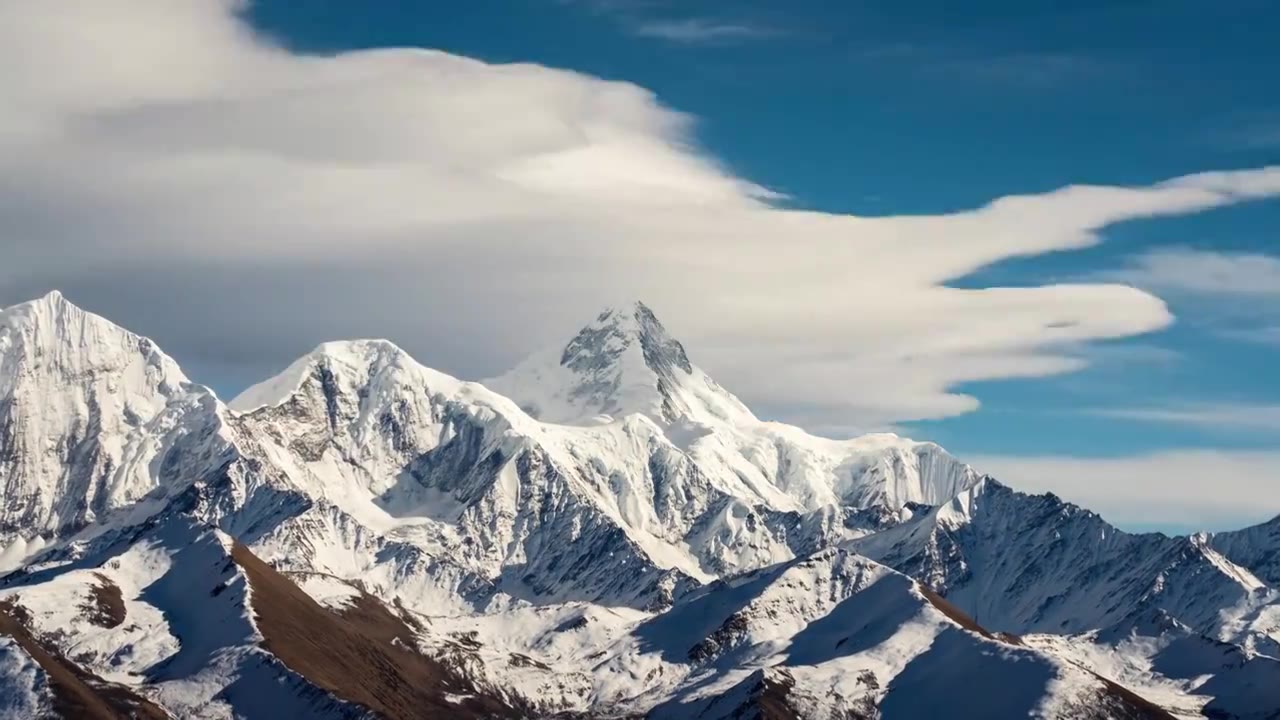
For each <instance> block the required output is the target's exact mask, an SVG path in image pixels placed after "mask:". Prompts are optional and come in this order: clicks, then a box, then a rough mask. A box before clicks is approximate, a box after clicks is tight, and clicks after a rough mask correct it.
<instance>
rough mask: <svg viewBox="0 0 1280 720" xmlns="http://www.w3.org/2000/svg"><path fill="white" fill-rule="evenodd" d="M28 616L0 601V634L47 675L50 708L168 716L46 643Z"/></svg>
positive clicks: (95, 717)
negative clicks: (15, 644) (67, 657)
mask: <svg viewBox="0 0 1280 720" xmlns="http://www.w3.org/2000/svg"><path fill="white" fill-rule="evenodd" d="M29 624H30V618H29V617H28V616H27V613H26V611H25V610H24V609H23V608H22V607H21V606H20V605H18V604H16V603H13V602H2V603H0V635H7V636H8V637H11V638H13V640H14V641H15V642H17V643H18V645H19V646H20V647H22V649H23V650H24V651H26V653H27V654H28V655H30V656H31V659H33V660H35V661H36V663H38V664H39V665H40V667H41V668H43V669H44V671H45V674H47V675H48V676H49V686H50V689H51V690H52V691H53V709H54V712H55V713H57V714H58V716H59V717H63V718H76V720H80V719H82V718H83V719H84V720H168V718H169V715H168V714H167V713H165V712H164V710H161V709H160V707H159V706H157V705H155V704H154V703H152V702H150V701H149V700H147V699H145V698H143V697H141V696H139V695H137V694H136V693H134V692H133V691H132V690H130V689H129V688H126V687H124V686H121V685H116V684H114V683H109V682H106V681H105V680H103V679H102V678H99V677H98V676H96V675H94V674H92V673H90V672H88V671H86V670H84V669H83V668H81V667H79V666H78V665H76V664H75V663H73V662H71V661H69V660H67V659H66V658H65V657H62V655H61V654H59V653H58V651H57V650H56V649H55V648H52V647H46V646H45V645H44V644H43V643H41V642H40V641H39V640H37V639H36V638H35V637H34V636H33V635H32V634H31V632H30V631H29V630H28V629H27V628H28V626H29Z"/></svg>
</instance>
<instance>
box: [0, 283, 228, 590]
mask: <svg viewBox="0 0 1280 720" xmlns="http://www.w3.org/2000/svg"><path fill="white" fill-rule="evenodd" d="M219 408H220V404H219V403H218V401H217V399H216V398H215V397H214V396H213V394H212V393H211V392H209V391H208V390H207V389H205V388H202V387H199V386H197V385H194V384H192V383H190V382H189V381H188V380H187V378H186V376H185V375H184V374H183V373H182V370H181V369H180V368H179V367H178V365H177V363H175V362H174V361H173V359H172V358H170V357H169V356H167V355H165V354H164V353H163V352H161V351H160V349H159V348H158V347H156V345H155V343H153V342H152V341H150V340H148V339H147V338H144V337H141V336H138V335H135V334H133V333H131V332H128V331H127V330H124V329H123V328H120V327H118V326H116V325H114V324H112V323H111V322H109V321H107V320H105V319H104V318H101V317H99V316H97V315H94V314H92V313H88V312H85V311H84V310H81V309H80V308H78V307H76V306H75V305H73V304H72V303H70V302H69V301H67V300H66V298H64V297H63V296H62V295H61V294H60V293H57V292H53V293H50V294H48V295H46V296H45V297H43V298H40V299H38V300H34V301H31V302H27V303H23V304H21V305H15V306H13V307H11V308H8V309H6V310H4V311H2V312H0V495H2V496H3V498H4V502H3V503H0V569H3V564H12V563H14V562H17V561H20V559H21V557H22V556H24V555H25V554H27V553H29V552H31V551H33V550H36V549H39V548H40V547H42V546H43V545H44V544H45V543H46V542H47V541H49V540H51V539H53V538H54V537H56V536H58V535H59V534H64V533H66V532H69V531H71V530H74V529H77V528H79V527H82V526H84V525H86V524H88V523H91V522H93V521H94V520H95V519H96V518H98V517H100V516H102V515H103V514H104V513H108V512H110V511H112V510H116V509H119V508H123V507H127V506H129V505H131V504H133V503H135V502H137V501H139V500H141V499H142V498H143V497H144V496H146V495H147V494H148V493H151V492H152V491H154V490H156V489H157V488H158V487H160V486H161V485H164V484H167V483H173V484H175V485H177V484H180V483H182V482H184V481H185V480H184V479H182V478H179V477H177V476H176V474H174V473H171V472H167V471H168V470H174V469H176V468H179V467H181V466H182V465H183V464H184V463H185V462H186V461H187V460H189V459H191V458H193V457H194V456H199V455H214V454H217V452H218V451H217V449H216V448H215V446H216V445H217V442H216V441H215V439H214V436H215V435H216V434H217V433H218V428H219V425H220V420H219V417H218V413H219Z"/></svg>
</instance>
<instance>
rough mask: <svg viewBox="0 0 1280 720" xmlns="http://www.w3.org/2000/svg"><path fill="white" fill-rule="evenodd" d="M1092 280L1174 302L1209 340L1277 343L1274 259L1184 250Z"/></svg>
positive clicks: (1278, 278) (1278, 287) (1145, 257)
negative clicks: (1182, 306) (1207, 332)
mask: <svg viewBox="0 0 1280 720" xmlns="http://www.w3.org/2000/svg"><path fill="white" fill-rule="evenodd" d="M1094 279H1097V280H1112V281H1117V282H1124V283H1128V284H1131V285H1133V286H1135V287H1140V288H1145V289H1147V290H1150V291H1152V292H1157V293H1160V294H1161V295H1162V296H1165V297H1169V298H1171V299H1174V300H1178V301H1181V300H1187V301H1189V302H1187V303H1186V306H1187V308H1188V312H1190V313H1192V315H1193V317H1194V318H1195V319H1196V320H1198V321H1199V322H1201V323H1202V324H1204V325H1205V326H1206V327H1207V328H1208V329H1209V330H1210V331H1211V332H1213V333H1214V334H1216V335H1218V336H1221V337H1225V338H1228V339H1232V340H1239V341H1243V342H1250V343H1262V344H1277V343H1280V257H1276V256H1274V255H1265V254H1261V253H1247V252H1236V253H1232V252H1219V251H1211V250H1194V249H1190V248H1164V249H1159V250H1153V251H1150V252H1147V253H1145V254H1142V255H1139V256H1137V257H1135V258H1133V259H1131V261H1130V263H1129V265H1128V266H1127V267H1125V268H1122V269H1119V270H1115V271H1109V272H1105V273H1100V274H1097V275H1095V276H1094Z"/></svg>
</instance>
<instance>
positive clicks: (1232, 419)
mask: <svg viewBox="0 0 1280 720" xmlns="http://www.w3.org/2000/svg"><path fill="white" fill-rule="evenodd" d="M1090 414H1092V415H1098V416H1103V417H1113V418H1121V419H1125V420H1141V421H1144V422H1156V423H1173V424H1178V425H1194V426H1198V427H1203V428H1208V429H1215V430H1219V431H1224V432H1225V431H1238V430H1263V431H1275V432H1280V405H1245V404H1192V405H1180V406H1173V407H1152V408H1104V409H1098V410H1092V411H1090Z"/></svg>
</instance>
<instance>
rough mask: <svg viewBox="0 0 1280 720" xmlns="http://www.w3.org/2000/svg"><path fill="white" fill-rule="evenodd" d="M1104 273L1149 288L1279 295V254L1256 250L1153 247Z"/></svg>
mask: <svg viewBox="0 0 1280 720" xmlns="http://www.w3.org/2000/svg"><path fill="white" fill-rule="evenodd" d="M1108 276H1109V277H1110V278H1112V279H1116V280H1121V281H1125V282H1130V283H1132V284H1134V285H1137V286H1138V287H1144V288H1150V289H1153V290H1165V291H1174V292H1185V293H1195V294H1208V295H1259V296H1274V297H1280V257H1275V256H1272V255H1262V254H1257V253H1226V252H1214V251H1206V250H1191V249H1187V248H1167V249H1161V250H1153V251H1151V252H1148V253H1145V254H1143V255H1140V256H1138V257H1137V258H1135V259H1134V261H1133V264H1132V265H1131V267H1129V268H1128V269H1125V270H1120V271H1117V272H1114V273H1109V274H1108Z"/></svg>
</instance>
